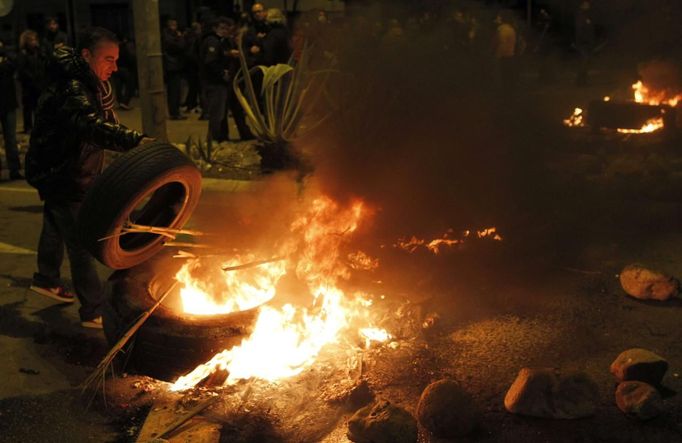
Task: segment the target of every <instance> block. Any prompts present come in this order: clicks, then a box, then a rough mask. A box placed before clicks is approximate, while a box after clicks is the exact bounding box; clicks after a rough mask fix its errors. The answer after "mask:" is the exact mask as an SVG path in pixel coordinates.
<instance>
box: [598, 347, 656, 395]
mask: <svg viewBox="0 0 682 443" xmlns="http://www.w3.org/2000/svg"><path fill="white" fill-rule="evenodd" d="M667 370H668V362H667V361H666V360H665V359H664V358H663V357H661V356H660V355H658V354H655V353H653V352H651V351H648V350H646V349H642V348H632V349H628V350H627V351H623V352H621V353H620V355H619V356H618V357H616V359H615V360H614V361H613V363H611V373H612V374H613V375H615V376H616V378H617V379H618V381H629V380H634V381H643V382H645V383H649V384H651V385H654V386H658V385H660V384H661V380H663V376H664V375H665V372H666V371H667Z"/></svg>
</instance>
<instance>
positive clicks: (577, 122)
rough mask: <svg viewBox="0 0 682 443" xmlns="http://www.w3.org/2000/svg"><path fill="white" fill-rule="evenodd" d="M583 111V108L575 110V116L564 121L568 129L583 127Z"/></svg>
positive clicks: (572, 115)
mask: <svg viewBox="0 0 682 443" xmlns="http://www.w3.org/2000/svg"><path fill="white" fill-rule="evenodd" d="M583 117H584V116H583V110H582V109H581V108H575V109H574V110H573V114H571V115H570V117H568V118H566V119H564V125H565V126H568V127H571V128H572V127H575V126H583V125H584V122H583Z"/></svg>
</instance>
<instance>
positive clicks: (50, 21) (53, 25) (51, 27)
mask: <svg viewBox="0 0 682 443" xmlns="http://www.w3.org/2000/svg"><path fill="white" fill-rule="evenodd" d="M45 27H46V28H47V30H48V31H50V32H57V31H59V22H58V21H57V19H56V18H55V17H48V18H47V20H45Z"/></svg>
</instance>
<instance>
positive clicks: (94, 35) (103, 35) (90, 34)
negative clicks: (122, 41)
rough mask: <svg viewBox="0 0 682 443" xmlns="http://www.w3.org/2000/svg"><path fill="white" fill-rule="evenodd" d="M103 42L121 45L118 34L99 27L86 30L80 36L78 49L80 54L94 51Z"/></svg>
mask: <svg viewBox="0 0 682 443" xmlns="http://www.w3.org/2000/svg"><path fill="white" fill-rule="evenodd" d="M102 42H111V43H116V44H119V40H118V37H116V34H114V33H113V32H111V31H109V30H108V29H104V28H100V27H97V26H93V27H91V28H85V29H84V30H83V31H81V33H80V34H78V47H77V48H76V49H77V50H78V53H80V52H81V51H82V50H83V49H89V50H90V51H94V50H95V47H97V45H99V44H100V43H102Z"/></svg>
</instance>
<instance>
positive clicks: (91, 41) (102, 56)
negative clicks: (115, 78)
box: [78, 27, 119, 81]
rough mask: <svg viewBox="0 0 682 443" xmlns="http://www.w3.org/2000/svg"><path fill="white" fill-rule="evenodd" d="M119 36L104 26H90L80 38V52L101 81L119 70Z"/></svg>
mask: <svg viewBox="0 0 682 443" xmlns="http://www.w3.org/2000/svg"><path fill="white" fill-rule="evenodd" d="M118 43H119V42H118V38H116V34H114V33H113V32H111V31H109V30H107V29H104V28H98V27H93V28H88V29H86V30H85V31H83V32H82V33H81V34H80V36H79V38H78V53H79V54H80V55H81V57H83V59H84V60H85V61H86V62H87V63H88V65H89V66H90V69H91V70H92V72H94V73H95V75H96V76H97V78H98V79H100V80H101V81H106V80H109V77H111V74H113V73H114V72H116V71H118V67H117V66H116V61H117V60H118Z"/></svg>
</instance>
